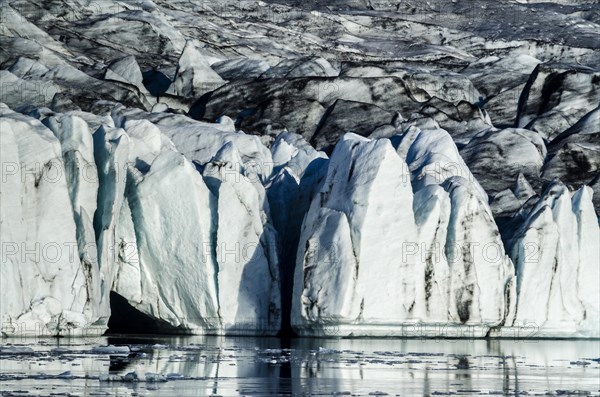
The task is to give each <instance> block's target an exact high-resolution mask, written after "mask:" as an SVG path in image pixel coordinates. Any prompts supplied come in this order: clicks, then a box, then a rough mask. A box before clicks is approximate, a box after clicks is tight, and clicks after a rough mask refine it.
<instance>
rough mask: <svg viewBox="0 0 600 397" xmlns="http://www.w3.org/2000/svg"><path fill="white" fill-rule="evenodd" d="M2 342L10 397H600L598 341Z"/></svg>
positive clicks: (1, 362)
mask: <svg viewBox="0 0 600 397" xmlns="http://www.w3.org/2000/svg"><path fill="white" fill-rule="evenodd" d="M0 345H1V347H0V391H1V394H2V395H3V396H5V395H7V396H8V395H17V396H33V395H76V396H92V395H93V396H104V395H106V396H237V395H248V396H276V395H297V396H309V395H311V396H317V395H357V396H358V395H363V396H369V395H371V396H376V395H382V396H383V395H390V396H434V395H462V396H473V395H512V396H518V395H600V341H597V340H595V341H581V340H538V341H530V340H529V341H523V340H437V339H433V340H419V339H411V340H399V339H395V340H391V339H352V340H351V339H291V340H282V339H276V338H223V337H200V336H195V337H159V336H157V337H148V336H144V337H131V336H128V337H101V338H94V339H14V338H13V339H2V340H1V341H0ZM106 346H111V347H106ZM112 346H114V347H112Z"/></svg>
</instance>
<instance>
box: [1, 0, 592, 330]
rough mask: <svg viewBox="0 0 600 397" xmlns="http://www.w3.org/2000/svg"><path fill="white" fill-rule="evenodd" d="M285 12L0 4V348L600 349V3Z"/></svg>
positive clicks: (270, 6)
mask: <svg viewBox="0 0 600 397" xmlns="http://www.w3.org/2000/svg"><path fill="white" fill-rule="evenodd" d="M292 3H293V2H287V1H281V2H273V1H267V2H242V3H240V4H237V3H235V4H233V3H231V4H230V3H227V4H221V3H219V2H215V1H213V0H207V1H206V2H203V4H202V5H197V4H191V3H189V2H184V1H170V2H167V1H164V0H145V1H136V2H125V3H123V2H116V1H113V0H103V1H102V2H100V3H89V2H88V3H86V2H67V3H64V4H58V3H56V2H52V1H46V0H42V1H39V2H35V3H31V2H25V1H23V0H2V1H0V8H1V11H2V17H1V18H0V46H1V48H2V51H0V134H1V145H0V146H1V161H0V163H1V164H0V165H1V168H2V175H1V177H2V181H1V189H0V198H1V205H0V209H1V211H0V213H1V224H0V225H1V230H0V237H1V252H0V254H1V255H0V256H1V263H0V288H1V291H2V294H1V299H0V321H1V322H2V328H1V332H2V335H6V336H10V335H15V334H27V335H29V334H44V335H53V336H69V335H77V336H85V335H97V334H99V333H104V332H105V331H106V330H107V329H108V328H111V329H110V331H111V332H117V331H123V332H128V331H129V330H130V329H129V328H128V327H129V326H133V325H135V324H133V323H134V322H135V321H138V320H139V319H143V326H146V325H149V328H148V329H147V330H142V331H147V332H150V331H152V332H160V333H174V334H211V335H265V336H273V335H294V334H295V335H302V336H325V337H330V336H331V337H359V336H407V337H507V338H515V337H517V338H520V337H533V338H535V337H549V338H572V337H577V338H598V337H600V231H599V214H600V123H599V116H600V107H599V105H598V104H599V103H600V96H599V93H600V78H599V77H600V70H599V69H598V65H599V64H600V56H599V55H598V54H599V53H598V48H599V46H598V42H599V41H598V29H596V28H597V27H598V26H599V24H600V20H598V18H597V13H594V11H595V9H594V8H593V7H594V4H593V2H590V1H587V0H582V1H578V2H574V1H568V0H561V1H560V2H549V3H547V4H546V3H545V5H544V6H543V5H540V4H538V3H539V2H536V1H527V2H522V1H521V2H512V1H508V0H500V1H497V2H494V4H491V3H490V2H483V1H473V2H467V1H464V0H458V1H454V2H451V3H448V4H447V5H444V6H443V7H442V6H441V5H440V4H439V2H437V3H436V2H434V3H431V4H429V3H427V4H425V3H426V2H420V1H416V2H414V4H412V5H410V4H408V3H406V2H405V3H402V4H396V3H393V2H386V1H378V2H368V3H369V5H368V6H364V5H360V4H358V3H357V2H340V4H339V7H336V9H331V8H328V7H324V6H323V5H320V4H319V3H318V2H317V3H315V2H305V3H302V4H300V3H298V2H296V3H294V4H292ZM554 3H556V4H554ZM558 3H560V4H558ZM440 7H441V8H440ZM480 7H481V8H482V9H489V11H490V12H493V15H495V19H493V20H489V21H487V20H486V21H485V23H472V22H473V21H474V20H475V21H479V20H480V19H481V18H482V17H481V16H480V14H481V15H485V14H486V12H481V11H480ZM483 7H485V8H483ZM515 15H518V16H519V17H520V19H518V20H515V18H513V17H514V16H515ZM482 21H483V20H482ZM526 22H527V23H526ZM536 24H537V25H536ZM542 24H543V25H544V26H548V27H553V28H552V29H538V28H536V26H538V25H542ZM115 324H118V325H115ZM118 326H120V327H122V328H118ZM134 328H135V327H134ZM138 329H139V328H138Z"/></svg>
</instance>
